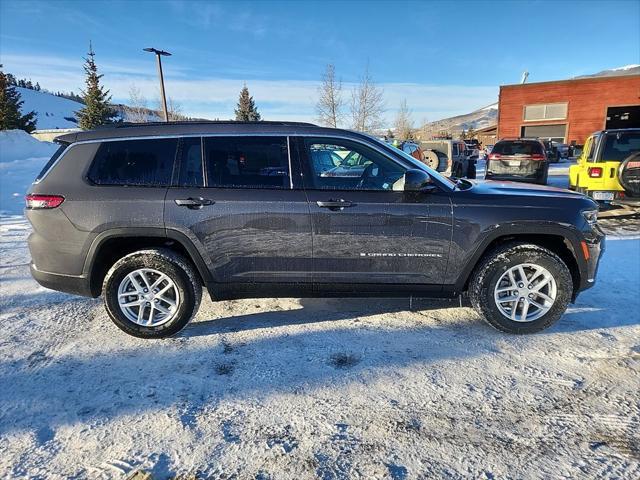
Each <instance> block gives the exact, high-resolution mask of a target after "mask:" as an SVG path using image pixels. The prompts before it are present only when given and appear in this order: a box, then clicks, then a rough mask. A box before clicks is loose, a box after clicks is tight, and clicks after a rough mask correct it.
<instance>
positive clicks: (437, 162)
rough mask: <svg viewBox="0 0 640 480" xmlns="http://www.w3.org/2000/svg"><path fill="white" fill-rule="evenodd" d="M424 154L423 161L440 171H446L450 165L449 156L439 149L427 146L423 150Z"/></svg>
mask: <svg viewBox="0 0 640 480" xmlns="http://www.w3.org/2000/svg"><path fill="white" fill-rule="evenodd" d="M422 153H423V155H424V160H423V162H424V163H425V164H426V165H428V166H429V167H431V168H433V169H434V170H436V171H438V172H441V173H442V172H446V171H447V167H448V166H449V158H448V157H447V156H446V155H445V154H444V153H442V152H440V151H439V150H434V149H432V148H427V149H426V150H423V151H422Z"/></svg>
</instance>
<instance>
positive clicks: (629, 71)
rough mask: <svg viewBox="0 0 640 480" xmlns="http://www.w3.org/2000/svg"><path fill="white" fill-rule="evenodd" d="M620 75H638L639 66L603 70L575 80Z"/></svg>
mask: <svg viewBox="0 0 640 480" xmlns="http://www.w3.org/2000/svg"><path fill="white" fill-rule="evenodd" d="M621 75H640V65H635V64H634V65H625V66H624V67H618V68H612V69H610V70H603V71H601V72H598V73H594V74H592V75H581V76H579V77H575V78H592V77H618V76H621Z"/></svg>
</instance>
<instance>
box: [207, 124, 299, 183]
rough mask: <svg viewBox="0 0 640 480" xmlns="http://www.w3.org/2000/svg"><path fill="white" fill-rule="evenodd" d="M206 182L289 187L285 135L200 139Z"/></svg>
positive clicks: (287, 152)
mask: <svg viewBox="0 0 640 480" xmlns="http://www.w3.org/2000/svg"><path fill="white" fill-rule="evenodd" d="M204 152H205V162H206V166H207V186H209V187H227V188H276V189H278V188H282V189H285V188H287V189H288V188H290V179H289V150H288V147H287V137H276V136H274V137H271V136H262V137H244V136H243V137H208V138H205V139H204Z"/></svg>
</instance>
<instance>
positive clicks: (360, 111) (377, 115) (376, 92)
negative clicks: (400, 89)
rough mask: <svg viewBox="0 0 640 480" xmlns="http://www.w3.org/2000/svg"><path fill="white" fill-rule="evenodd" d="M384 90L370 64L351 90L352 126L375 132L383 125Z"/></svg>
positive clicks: (356, 128) (360, 129) (362, 130)
mask: <svg viewBox="0 0 640 480" xmlns="http://www.w3.org/2000/svg"><path fill="white" fill-rule="evenodd" d="M382 95H383V92H382V89H381V88H379V87H378V86H377V85H376V84H375V82H374V81H373V78H372V77H371V74H370V73H369V64H368V63H367V66H366V68H365V71H364V75H363V76H362V77H361V78H360V83H359V84H358V85H357V86H356V87H355V88H354V89H353V90H352V91H351V121H352V123H351V126H352V128H353V129H354V130H358V131H361V132H373V131H374V130H378V129H380V128H381V126H382V114H383V113H384V101H383V98H382Z"/></svg>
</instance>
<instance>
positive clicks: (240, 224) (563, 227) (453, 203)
mask: <svg viewBox="0 0 640 480" xmlns="http://www.w3.org/2000/svg"><path fill="white" fill-rule="evenodd" d="M56 141H57V142H58V143H59V144H60V149H59V150H58V151H57V152H56V153H55V154H54V156H53V157H52V158H51V159H50V161H49V162H47V164H46V165H45V166H44V168H43V170H42V172H41V173H40V174H39V175H38V177H37V179H36V180H35V182H34V183H33V184H32V185H31V187H30V189H29V191H28V194H27V196H26V210H25V213H26V216H27V218H28V219H29V221H30V222H31V225H32V226H33V232H32V233H31V235H30V236H29V249H30V252H31V259H32V261H31V265H30V267H31V274H32V275H33V277H34V278H35V279H36V281H38V282H39V283H40V284H41V285H43V286H45V287H47V288H52V289H55V290H60V291H64V292H69V293H73V294H77V295H84V296H89V297H98V296H102V297H103V298H104V303H105V307H106V310H107V313H108V315H109V316H110V317H111V319H112V320H113V322H114V323H115V324H116V325H117V326H118V327H119V328H120V329H122V330H123V331H125V332H127V333H128V334H130V335H134V336H136V337H141V338H163V337H168V336H171V335H174V334H176V333H177V332H178V331H180V330H181V329H182V328H183V327H184V326H185V325H186V324H187V323H188V322H189V320H190V319H191V318H192V317H193V316H194V315H195V314H196V312H197V311H198V306H199V304H200V300H201V297H202V290H203V288H206V290H207V291H208V292H209V294H210V296H211V299H212V300H214V301H216V300H228V299H237V298H257V297H281V296H286V297H291V296H301V297H325V296H327V297H333V296H342V297H389V296H400V297H409V296H421V297H424V296H427V297H429V296H433V297H448V298H456V297H458V296H459V295H461V294H463V293H468V295H469V299H470V301H471V304H472V305H473V306H474V308H475V309H476V310H477V311H478V313H479V314H480V315H482V316H483V317H484V318H485V319H486V321H487V322H488V323H490V324H491V325H493V326H494V327H495V328H497V329H499V330H502V331H505V332H511V333H519V334H522V333H533V332H537V331H540V330H543V329H545V328H547V327H549V326H550V325H552V324H553V323H554V322H556V321H557V320H558V319H559V318H560V317H561V316H562V314H563V313H564V312H565V310H566V309H567V306H568V305H569V303H571V302H574V301H575V299H576V297H577V296H578V294H579V293H580V292H581V291H583V290H585V289H588V288H590V287H592V286H593V285H594V282H595V277H596V272H597V267H598V262H599V259H600V254H601V252H602V241H603V238H604V234H603V233H602V231H601V230H600V228H599V227H598V225H597V214H598V206H597V204H596V203H595V202H594V201H593V200H591V199H589V198H587V197H585V196H584V195H580V194H578V193H575V192H570V191H568V190H563V189H559V188H551V187H539V186H534V185H528V186H523V185H513V184H509V183H502V184H501V183H497V182H470V181H467V180H464V179H459V180H458V181H457V182H454V181H452V180H450V179H448V178H446V177H444V176H442V175H440V174H439V173H437V172H435V171H433V170H432V169H429V168H428V167H427V166H426V165H424V164H423V163H422V162H420V161H418V160H416V159H415V158H414V157H412V156H410V155H408V154H406V153H404V152H403V151H402V150H399V149H397V148H393V147H392V146H391V145H389V144H387V143H384V142H382V141H379V140H377V139H375V138H373V137H370V136H368V135H365V134H361V133H358V132H351V131H347V130H338V129H332V128H324V127H318V126H315V125H311V124H303V123H294V122H175V123H172V122H169V123H160V124H151V123H147V124H135V125H131V124H119V125H114V126H110V127H106V128H101V129H97V130H93V131H91V130H90V131H80V132H76V133H69V134H66V135H61V136H59V137H58V138H57V139H56ZM505 148H506V146H505ZM336 163H337V165H336ZM336 168H342V169H343V170H344V171H347V172H348V173H349V174H348V175H337V176H336V175H327V172H328V171H330V170H334V171H335V169H336ZM274 172H275V174H274ZM356 172H357V175H353V174H354V173H356ZM496 207H499V208H496ZM71 327H72V326H71V325H69V328H71ZM76 328H78V327H77V326H76ZM80 328H82V327H80Z"/></svg>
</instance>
